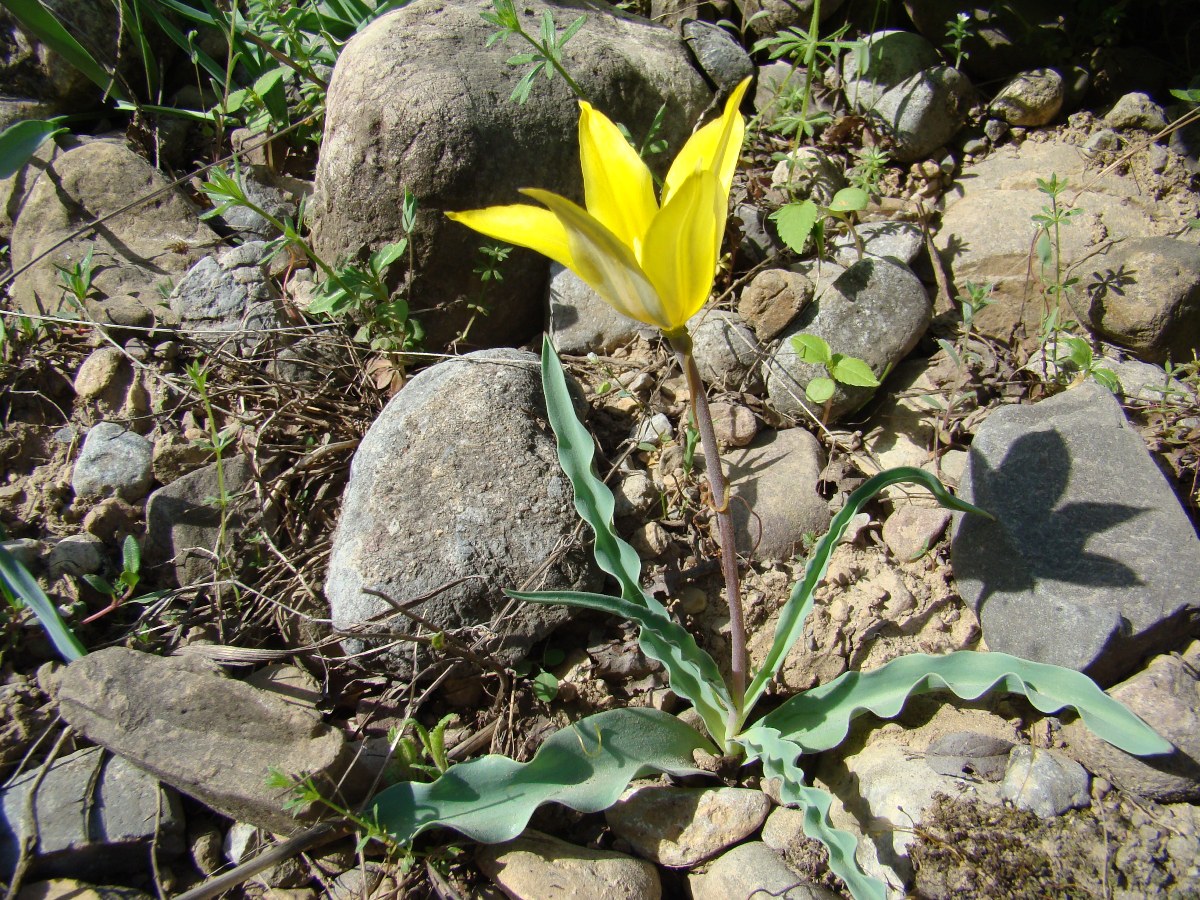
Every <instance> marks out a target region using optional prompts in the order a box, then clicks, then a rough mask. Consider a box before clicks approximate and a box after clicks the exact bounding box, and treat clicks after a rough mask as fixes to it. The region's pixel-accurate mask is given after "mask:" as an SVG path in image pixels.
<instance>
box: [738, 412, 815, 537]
mask: <svg viewBox="0 0 1200 900" xmlns="http://www.w3.org/2000/svg"><path fill="white" fill-rule="evenodd" d="M725 465H726V467H727V468H726V471H727V474H728V477H729V484H730V490H731V492H732V499H731V500H730V505H729V509H730V511H731V512H732V514H733V525H734V530H735V533H736V534H737V546H738V551H739V552H740V553H753V554H754V557H755V558H756V559H761V560H788V559H791V558H792V557H794V556H795V555H796V552H797V551H798V550H801V549H802V547H803V542H804V539H805V536H812V535H820V534H824V533H825V532H826V530H828V528H829V518H830V516H829V506H828V504H827V503H826V502H825V500H824V499H823V498H822V497H821V495H820V494H818V493H817V480H818V478H820V475H821V470H822V469H823V468H825V454H824V451H822V449H821V443H820V441H818V440H817V439H816V437H814V436H813V434H812V433H811V432H809V431H806V430H805V429H803V428H789V429H787V430H785V431H764V432H762V433H761V434H759V435H758V437H756V438H755V439H754V440H753V441H752V442H751V443H750V444H749V445H748V446H747V447H745V448H742V449H739V450H731V451H729V452H728V453H726V454H725Z"/></svg>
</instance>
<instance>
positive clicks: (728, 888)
mask: <svg viewBox="0 0 1200 900" xmlns="http://www.w3.org/2000/svg"><path fill="white" fill-rule="evenodd" d="M688 885H689V887H691V889H692V898H693V900H730V898H739V900H740V898H747V900H767V898H770V897H781V898H783V900H837V898H838V896H839V895H838V894H835V893H834V892H833V891H831V890H829V889H828V888H824V887H821V886H819V885H814V884H806V883H804V878H803V876H802V875H799V874H798V873H796V872H794V871H792V870H791V869H790V868H788V865H787V863H786V862H784V861H783V859H781V858H780V856H779V854H777V853H776V852H775V851H774V850H772V849H771V848H770V847H768V846H767V845H766V844H765V843H763V842H762V841H747V842H746V843H745V844H738V845H737V846H736V847H734V848H733V849H732V850H729V851H728V852H726V853H723V854H721V855H720V856H719V857H718V858H717V859H715V860H713V861H712V862H711V863H710V864H709V866H708V869H707V871H705V872H704V873H703V874H692V875H689V876H688Z"/></svg>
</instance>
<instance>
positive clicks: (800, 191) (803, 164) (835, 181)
mask: <svg viewBox="0 0 1200 900" xmlns="http://www.w3.org/2000/svg"><path fill="white" fill-rule="evenodd" d="M771 185H772V186H773V187H777V188H780V189H781V190H783V191H786V192H787V195H788V197H789V198H790V199H792V200H812V201H813V202H814V203H816V204H817V205H818V206H828V205H829V203H830V201H832V200H833V195H834V194H836V193H837V192H838V191H840V190H841V189H842V188H844V187H845V186H846V174H845V171H844V170H843V168H842V166H841V165H840V164H837V163H834V161H833V160H831V159H830V158H829V155H828V154H826V153H825V152H824V151H821V150H818V149H817V148H815V147H801V148H800V149H799V150H794V151H792V152H791V153H789V154H788V158H787V159H784V160H781V161H780V162H779V164H778V165H776V166H775V169H774V171H772V172H771Z"/></svg>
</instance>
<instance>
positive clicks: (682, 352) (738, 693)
mask: <svg viewBox="0 0 1200 900" xmlns="http://www.w3.org/2000/svg"><path fill="white" fill-rule="evenodd" d="M667 337H668V339H669V340H670V342H671V346H672V348H673V349H674V350H675V356H676V357H677V358H678V360H679V365H680V367H681V368H682V369H683V374H684V377H685V378H686V379H687V385H688V392H689V393H690V394H691V397H692V411H693V412H694V413H695V416H696V428H697V429H699V431H700V445H701V447H703V448H704V471H705V474H706V475H707V476H708V487H709V493H711V494H712V504H713V511H714V512H715V513H716V516H717V537H718V539H719V541H720V544H721V570H722V572H723V574H724V575H725V598H726V602H728V604H729V630H730V645H731V646H730V667H729V668H730V676H731V681H732V683H731V685H730V695H731V698H732V700H733V703H734V709H733V710H732V712H731V716H733V717H736V721H734V722H733V723H732V724H731V727H732V728H734V729H735V730H736V728H738V727H740V725H741V716H742V703H743V700H744V698H745V696H746V664H747V660H746V625H745V620H744V618H743V616H742V595H741V589H740V587H739V586H738V561H737V543H736V538H735V537H734V532H733V516H732V515H731V514H730V512H729V485H728V484H727V483H726V481H725V473H724V471H723V469H722V463H721V454H720V452H719V451H718V449H717V435H716V432H714V431H713V423H712V412H711V411H710V410H709V407H708V395H707V394H706V393H705V389H704V381H703V380H702V379H701V378H700V369H699V368H698V367H697V366H696V359H695V357H694V356H692V338H691V335H689V334H688V333H687V331H686V330H685V329H680V331H679V332H677V333H674V334H669V335H668V336H667Z"/></svg>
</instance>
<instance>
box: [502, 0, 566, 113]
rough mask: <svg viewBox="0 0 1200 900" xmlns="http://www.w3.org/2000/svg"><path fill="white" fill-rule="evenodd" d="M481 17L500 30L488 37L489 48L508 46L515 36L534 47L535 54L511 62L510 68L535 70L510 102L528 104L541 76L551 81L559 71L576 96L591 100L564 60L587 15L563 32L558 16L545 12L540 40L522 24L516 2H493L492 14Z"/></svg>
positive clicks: (513, 59)
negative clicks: (555, 22) (558, 23)
mask: <svg viewBox="0 0 1200 900" xmlns="http://www.w3.org/2000/svg"><path fill="white" fill-rule="evenodd" d="M479 15H481V16H482V17H483V20H484V21H485V22H487V23H488V24H489V25H494V26H496V28H498V29H499V30H498V31H496V32H494V33H492V34H491V35H489V36H488V39H487V42H486V44H485V46H488V47H491V46H492V45H493V44H495V43H496V42H497V41H499V42H500V43H501V44H503V43H506V42H507V41H508V39H509V38H510V37H512V36H514V35H515V36H517V37H519V38H521V40H523V41H525V43H527V44H529V46H530V47H532V48H533V50H532V51H527V52H525V53H518V54H516V55H515V56H511V57H509V59H508V60H507V62H508V64H509V65H510V66H524V65H529V64H532V65H533V68H531V69H529V70H528V71H527V72H526V73H525V74H524V75H522V76H521V80H520V81H518V82H517V86H516V87H515V88H513V92H512V96H511V97H510V99H512V100H516V101H517V102H518V103H521V104H524V103H525V102H526V101H527V100H528V99H529V93H530V91H532V90H533V82H534V79H536V78H537V76H538V74H539V73H544V74H545V76H546V79H547V80H550V79H552V78H553V77H554V73H555V72H557V73H558V74H559V75H561V76H562V77H563V80H564V81H566V82H567V86H568V87H570V88H571V90H572V91H574V92H575V96H576V97H578V98H579V99H581V100H586V99H587V95H586V94H585V93H584V91H583V88H581V87H580V86H579V84H578V83H577V82H576V81H575V79H574V78H572V77H571V75H570V73H569V72H567V70H566V68H565V67H564V65H563V61H562V55H563V49H564V48H565V47H566V45H567V42H568V41H569V40H571V38H573V37H575V35H576V34H578V33H579V29H580V28H582V27H583V26H584V23H585V22H587V16H579V17H578V18H577V19H575V20H574V21H573V22H571V24H570V25H568V26H567V27H566V28H564V29H563V30H562V31H561V32H560V31H559V30H558V26H557V25H555V24H554V16H553V15H551V14H550V10H543V11H542V22H541V34H540V37H534V36H533V35H532V34H530V33H529V32H528V31H526V30H525V26H524V25H523V24H521V17H520V14H518V12H517V9H516V6H515V5H514V4H513V0H492V11H491V12H488V11H486V10H485V11H483V12H481V13H480V14H479Z"/></svg>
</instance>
